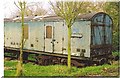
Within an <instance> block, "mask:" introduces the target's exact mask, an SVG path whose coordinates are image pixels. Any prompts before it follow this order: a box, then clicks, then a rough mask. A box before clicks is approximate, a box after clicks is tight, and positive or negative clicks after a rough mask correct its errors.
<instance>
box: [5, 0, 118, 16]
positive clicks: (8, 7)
mask: <svg viewBox="0 0 120 78" xmlns="http://www.w3.org/2000/svg"><path fill="white" fill-rule="evenodd" d="M18 1H26V2H27V3H30V2H42V3H43V8H45V9H49V7H50V6H49V3H48V2H49V1H54V0H4V3H3V5H4V7H3V9H4V17H10V16H11V14H12V13H13V12H14V11H15V10H16V9H18V8H17V7H16V5H15V4H14V2H16V3H17V2H18ZM63 1H72V0H63ZM75 1H92V2H96V1H119V0H75Z"/></svg>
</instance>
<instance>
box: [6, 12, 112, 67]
mask: <svg viewBox="0 0 120 78" xmlns="http://www.w3.org/2000/svg"><path fill="white" fill-rule="evenodd" d="M4 22H5V23H4V36H5V37H4V50H5V51H6V52H7V51H8V50H12V51H19V46H20V42H21V17H16V18H12V19H10V18H5V19H4ZM112 25H113V23H112V19H111V17H110V16H109V15H108V14H106V13H104V12H98V13H88V14H83V15H79V16H78V17H77V19H76V20H75V23H74V24H73V25H72V35H71V55H72V57H71V58H72V63H73V64H76V65H79V62H80V60H85V61H87V62H91V61H97V62H100V63H104V62H105V61H107V60H108V59H109V57H110V56H111V54H112ZM24 37H25V39H24V41H25V45H24V50H23V51H24V53H26V54H27V55H28V54H30V53H35V54H37V56H36V57H38V55H40V56H39V57H38V58H40V59H41V60H44V61H42V62H43V63H44V62H45V60H46V61H47V62H50V60H51V61H52V62H53V61H59V62H60V63H61V62H62V63H63V62H64V63H67V43H68V42H67V37H68V36H67V26H66V24H65V21H64V20H63V19H62V18H60V17H58V16H35V17H25V27H24ZM25 57H27V56H25ZM39 61H40V60H39Z"/></svg>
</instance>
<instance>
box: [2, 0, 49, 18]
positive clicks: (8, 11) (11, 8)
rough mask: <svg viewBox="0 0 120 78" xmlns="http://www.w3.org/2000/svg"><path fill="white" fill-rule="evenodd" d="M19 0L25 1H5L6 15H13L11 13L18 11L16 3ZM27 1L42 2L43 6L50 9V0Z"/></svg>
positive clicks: (29, 0) (27, 0)
mask: <svg viewBox="0 0 120 78" xmlns="http://www.w3.org/2000/svg"><path fill="white" fill-rule="evenodd" d="M18 1H23V0H5V1H4V7H3V8H4V17H11V14H12V13H13V12H14V11H16V10H17V9H18V8H17V7H16V5H15V4H14V2H15V3H17V2H18ZM24 1H26V2H27V3H31V2H42V5H43V8H45V9H49V3H48V2H49V0H24Z"/></svg>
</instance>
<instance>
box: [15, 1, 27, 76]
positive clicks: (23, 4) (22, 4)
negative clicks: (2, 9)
mask: <svg viewBox="0 0 120 78" xmlns="http://www.w3.org/2000/svg"><path fill="white" fill-rule="evenodd" d="M18 3H19V5H16V6H17V7H18V8H19V10H20V15H21V17H22V19H21V22H22V27H21V29H22V35H21V45H20V57H19V61H18V65H17V71H16V75H17V76H22V75H23V58H22V57H23V47H24V43H25V38H24V15H25V7H26V2H18Z"/></svg>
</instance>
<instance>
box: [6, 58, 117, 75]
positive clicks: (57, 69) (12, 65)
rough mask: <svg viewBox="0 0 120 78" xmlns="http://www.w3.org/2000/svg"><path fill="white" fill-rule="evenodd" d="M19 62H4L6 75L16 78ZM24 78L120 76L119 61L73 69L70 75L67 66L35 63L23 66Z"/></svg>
mask: <svg viewBox="0 0 120 78" xmlns="http://www.w3.org/2000/svg"><path fill="white" fill-rule="evenodd" d="M16 65H17V60H11V61H6V60H5V61H4V75H5V76H15V74H16ZM23 67H24V68H23V72H24V76H118V61H114V62H113V64H112V65H108V64H104V65H101V66H89V67H84V68H76V67H72V69H71V73H69V71H68V68H67V66H64V65H49V66H40V65H36V64H33V63H27V64H24V65H23Z"/></svg>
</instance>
